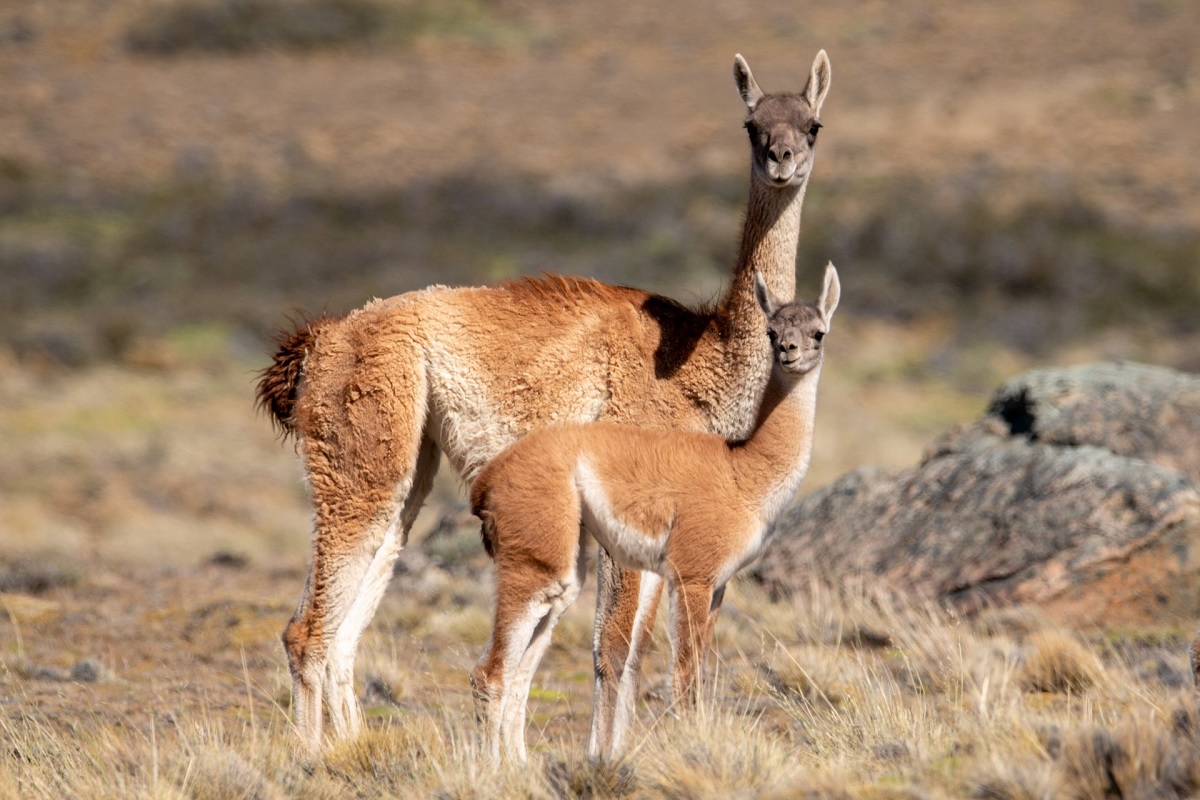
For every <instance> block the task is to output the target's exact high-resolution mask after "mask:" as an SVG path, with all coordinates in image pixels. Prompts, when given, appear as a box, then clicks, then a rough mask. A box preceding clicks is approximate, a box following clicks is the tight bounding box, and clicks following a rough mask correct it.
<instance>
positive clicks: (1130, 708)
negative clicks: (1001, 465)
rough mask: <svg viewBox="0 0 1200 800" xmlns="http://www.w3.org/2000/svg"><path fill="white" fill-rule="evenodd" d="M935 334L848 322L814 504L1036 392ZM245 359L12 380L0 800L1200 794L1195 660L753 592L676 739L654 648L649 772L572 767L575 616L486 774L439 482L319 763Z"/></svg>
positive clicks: (579, 632)
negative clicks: (343, 733) (290, 662)
mask: <svg viewBox="0 0 1200 800" xmlns="http://www.w3.org/2000/svg"><path fill="white" fill-rule="evenodd" d="M949 330H950V329H949V326H938V325H928V326H925V327H923V328H920V329H918V330H911V329H910V330H908V331H907V333H906V334H904V335H903V336H902V335H899V334H898V332H897V329H896V328H895V327H894V326H891V325H889V324H887V323H881V322H878V321H871V320H858V319H855V317H854V316H853V315H849V316H847V317H846V318H845V319H843V320H842V325H841V326H840V327H839V330H838V331H837V339H836V340H835V338H834V337H833V336H831V337H830V339H831V341H830V347H831V354H830V363H829V368H828V369H827V370H826V372H827V376H826V378H825V381H824V382H823V387H822V390H823V394H822V398H821V407H820V414H821V418H822V421H823V423H825V425H826V427H825V428H824V430H825V431H828V433H824V434H822V435H821V436H820V437H819V438H818V442H817V450H816V459H815V462H814V465H813V470H812V473H811V480H810V482H809V483H808V488H811V487H815V486H817V485H820V484H821V483H823V482H825V481H826V480H829V479H831V478H833V477H835V476H836V475H838V474H840V473H841V472H842V471H844V470H845V469H848V468H850V467H852V466H855V465H857V464H859V463H862V462H863V461H864V460H866V459H871V460H873V461H875V462H886V463H894V464H907V463H912V462H913V461H915V460H916V458H917V457H918V455H919V453H920V450H921V448H922V446H923V445H924V443H925V442H926V441H927V440H928V439H929V438H930V436H932V435H933V434H934V433H936V432H937V431H938V430H940V427H941V426H942V425H944V424H945V423H946V421H947V420H953V419H967V418H970V417H971V416H973V415H975V414H976V413H978V412H979V410H980V409H981V408H982V406H983V400H984V397H983V395H982V393H981V392H980V391H979V390H978V387H979V386H990V385H991V383H993V382H994V381H995V380H996V379H997V378H999V377H1001V376H1003V375H1007V374H1009V373H1010V372H1011V371H1013V370H1015V369H1017V368H1019V367H1021V366H1022V365H1023V364H1024V359H1023V357H1022V356H1020V355H1018V354H1016V353H1014V352H1012V351H1008V350H1005V349H1002V348H993V349H990V350H981V351H978V352H976V353H975V354H974V355H973V356H972V357H971V358H970V359H969V362H970V364H972V367H971V368H970V369H960V370H958V371H956V372H955V373H954V377H953V379H951V378H948V377H946V375H942V376H941V377H938V375H937V373H933V372H930V371H929V370H928V369H926V368H923V367H921V365H922V364H923V363H924V362H923V361H922V359H921V358H920V354H922V353H926V352H928V351H930V350H931V349H936V348H937V346H938V342H940V341H944V340H945V338H946V337H947V336H948V335H949V333H948V331H949ZM239 341H240V340H239V338H238V337H237V336H236V335H231V334H229V332H228V331H224V332H223V331H221V330H215V331H214V330H192V331H190V332H188V333H187V334H186V335H184V334H183V333H180V334H176V335H175V336H173V337H170V338H167V339H164V340H161V341H157V342H156V343H155V344H154V346H153V347H150V346H149V345H145V346H143V348H142V350H140V351H138V352H139V355H137V357H136V358H133V359H132V360H131V361H130V362H127V363H110V364H103V365H97V366H93V367H86V368H82V369H74V370H63V369H62V368H61V367H57V366H46V365H37V364H33V365H29V364H23V363H21V362H18V361H15V360H10V361H9V362H8V363H6V364H5V369H4V370H2V371H0V376H2V377H0V396H2V397H3V398H4V402H3V403H2V404H0V438H3V440H4V441H5V442H6V445H7V450H6V454H7V457H6V459H5V460H4V464H3V470H2V471H0V476H2V477H3V481H2V482H0V486H2V487H3V493H2V494H0V499H2V500H3V503H4V507H5V509H6V516H5V520H4V524H3V526H0V548H2V550H3V552H4V553H5V560H4V562H3V563H2V564H0V609H2V613H0V698H2V699H0V739H3V741H4V742H5V746H4V747H3V748H0V795H13V796H21V797H37V796H41V797H63V796H77V797H105V796H114V797H115V796H120V797H132V796H147V797H159V796H171V797H174V796H181V797H256V796H257V797H272V796H306V797H307V796H329V797H335V796H344V795H345V794H347V793H352V794H356V795H358V796H368V797H374V796H398V797H424V796H432V795H435V794H436V795H438V796H445V797H456V796H463V797H468V796H488V797H577V796H578V797H604V796H632V797H708V796H711V797H718V796H728V795H729V793H730V792H734V793H736V794H737V795H738V796H761V797H788V796H795V795H796V794H797V793H800V792H802V791H803V792H808V793H809V794H808V795H806V796H812V797H839V798H840V797H909V796H912V797H924V796H942V797H960V796H964V795H970V794H974V795H975V796H980V797H1014V798H1017V797H1076V796H1078V797H1090V796H1100V795H1099V794H1096V793H1095V792H1092V791H1091V790H1079V789H1078V787H1079V786H1081V785H1084V784H1081V783H1080V782H1081V781H1091V782H1093V783H1095V782H1097V781H1100V782H1103V781H1107V780H1109V778H1108V777H1106V776H1107V775H1108V774H1109V772H1113V774H1114V775H1116V776H1117V777H1115V778H1112V780H1116V781H1118V782H1120V785H1121V786H1122V787H1124V788H1122V789H1121V791H1122V792H1124V794H1119V795H1117V796H1135V795H1134V794H1132V793H1133V792H1134V791H1135V790H1137V787H1141V789H1142V790H1144V789H1145V788H1146V787H1148V786H1158V785H1160V783H1159V782H1161V781H1165V780H1168V779H1169V780H1171V781H1175V782H1176V783H1177V784H1178V785H1179V786H1181V787H1192V788H1197V789H1200V783H1193V782H1192V781H1193V777H1194V776H1197V775H1200V756H1198V755H1197V753H1196V752H1195V749H1194V745H1193V744H1192V742H1193V739H1192V736H1193V733H1194V732H1193V728H1192V726H1193V725H1194V722H1195V720H1194V714H1193V712H1192V710H1191V709H1192V708H1193V705H1192V704H1193V700H1192V693H1191V692H1192V690H1191V687H1190V683H1189V678H1188V674H1187V669H1188V668H1187V664H1186V659H1185V656H1184V649H1183V648H1184V645H1185V641H1186V637H1185V635H1184V633H1183V632H1182V631H1180V630H1178V629H1163V628H1162V627H1161V625H1159V626H1156V625H1155V624H1154V622H1153V620H1147V621H1145V625H1144V626H1142V627H1139V628H1137V629H1131V630H1122V631H1105V630H1092V631H1082V632H1080V631H1065V630H1062V629H1061V628H1059V627H1058V626H1057V625H1056V623H1055V622H1054V621H1053V620H1051V619H1047V618H1045V617H1043V616H1042V615H1041V614H1040V613H1039V612H1038V611H1037V610H1036V609H1022V610H1011V611H1007V612H995V613H993V614H990V615H985V616H984V617H982V618H980V619H976V620H969V621H964V620H960V619H956V618H953V617H951V616H947V615H945V614H943V613H940V612H938V611H936V610H932V609H927V608H912V607H907V606H905V605H904V604H903V602H902V601H893V600H892V599H889V598H881V597H871V596H862V595H855V594H851V595H846V594H844V593H839V592H837V591H834V590H831V589H828V588H823V587H814V588H813V591H812V594H811V595H810V596H807V597H803V598H799V599H797V600H795V601H794V602H787V603H770V602H768V601H767V600H766V599H765V598H764V597H763V596H762V595H761V594H760V593H759V591H758V590H757V589H756V587H753V586H750V585H741V584H739V585H737V586H736V587H735V589H734V590H732V591H731V595H730V598H729V600H728V601H727V604H726V613H724V615H723V617H722V619H721V620H720V624H719V626H718V637H717V644H716V650H715V652H716V655H715V657H714V658H713V661H712V663H711V664H710V666H711V667H712V671H711V675H710V684H709V686H710V688H709V690H708V693H707V696H706V698H707V699H706V703H705V705H704V708H703V709H702V711H701V713H700V714H699V716H696V717H685V718H683V719H676V718H675V716H674V715H673V714H671V713H670V712H671V709H669V708H668V707H667V704H666V694H667V688H666V675H665V665H664V663H663V655H662V654H663V653H664V651H665V650H666V642H665V635H664V633H663V631H661V630H660V631H659V634H658V641H657V642H656V647H655V653H656V655H655V656H654V658H653V659H652V662H651V664H650V667H649V669H648V673H647V678H646V681H645V684H644V694H643V698H642V703H641V710H640V712H639V716H640V722H641V725H642V727H641V729H640V732H639V733H638V734H637V735H636V736H635V738H634V742H635V745H634V747H633V749H632V751H631V753H630V755H629V757H628V758H627V760H626V761H624V762H622V764H620V765H617V766H614V767H611V768H605V769H596V768H592V767H589V766H588V765H587V764H586V763H585V761H584V759H583V757H582V753H583V749H584V745H585V742H586V732H587V727H588V723H589V716H590V692H591V684H590V681H591V665H590V654H589V652H590V645H589V642H590V622H591V604H592V602H593V597H592V596H591V595H590V593H585V595H584V596H583V597H582V598H581V599H580V601H579V603H577V605H576V607H575V608H574V609H573V610H572V611H571V612H570V613H569V614H568V616H567V617H566V618H565V619H564V621H563V623H562V624H561V625H560V628H559V630H558V631H557V635H556V640H555V645H554V647H553V649H552V650H551V651H550V654H549V655H548V657H547V659H546V662H545V664H544V667H543V669H542V671H541V673H540V675H539V678H538V680H537V682H536V685H535V688H534V693H533V697H532V700H531V703H532V707H531V713H530V719H531V726H530V730H529V737H530V742H531V745H532V751H533V753H534V756H533V766H532V768H531V769H528V770H524V769H517V768H513V767H504V768H501V769H499V770H497V769H495V768H493V767H491V766H488V765H487V764H486V763H484V762H482V761H480V760H479V758H478V747H477V743H476V741H475V729H474V723H473V719H472V715H471V707H470V694H469V686H468V682H467V675H468V671H469V669H470V667H471V666H472V665H473V663H474V660H475V659H476V658H477V657H478V655H479V653H480V652H481V651H482V647H483V644H484V642H485V640H486V639H487V636H488V633H489V628H490V619H489V613H490V612H489V609H490V602H491V597H490V588H489V580H490V571H489V570H490V567H489V565H488V563H487V560H486V558H485V557H484V556H483V555H482V552H481V548H480V547H479V544H478V532H477V529H476V527H475V526H474V524H473V523H472V522H471V521H467V522H466V523H465V524H461V525H457V526H455V525H451V526H450V528H449V530H448V533H442V534H441V535H438V536H436V537H433V538H427V537H428V534H429V531H430V530H431V528H433V527H434V525H435V523H437V522H438V520H439V518H440V517H441V516H442V515H443V514H444V513H446V512H448V511H453V510H454V509H455V508H456V507H457V505H456V504H457V502H458V498H459V487H458V486H457V485H456V482H455V481H454V480H453V479H452V478H450V477H448V476H442V477H441V478H439V485H438V488H437V491H436V492H435V493H434V497H433V500H432V501H431V505H430V507H429V508H428V509H426V511H425V512H423V514H422V517H421V519H420V520H418V523H417V525H416V528H415V530H416V533H415V536H414V540H420V543H419V544H416V545H415V546H414V548H413V550H412V552H410V553H409V554H408V555H406V556H405V557H403V558H402V560H401V567H400V574H399V575H398V576H397V577H396V579H395V580H394V581H393V586H392V588H391V590H390V591H389V593H388V595H387V596H386V598H385V600H384V604H383V607H382V608H381V610H380V613H379V614H378V616H377V617H376V620H375V621H374V623H373V624H372V626H371V627H370V629H369V630H368V633H367V636H366V638H365V640H364V644H363V647H362V649H361V652H360V659H359V665H358V682H357V686H358V689H359V691H360V694H362V696H363V697H364V698H365V702H366V708H367V713H368V722H369V729H370V732H369V734H368V735H367V736H366V737H365V738H363V739H362V740H361V741H359V742H356V743H354V744H349V745H343V746H339V747H336V748H334V749H332V750H331V751H330V752H329V753H327V754H325V755H323V756H322V757H320V758H318V759H316V760H307V759H304V758H302V757H300V756H299V755H297V754H296V753H295V752H294V744H295V743H294V740H293V737H292V734H291V731H290V729H289V726H288V703H289V700H290V698H289V685H290V684H289V678H288V676H287V670H286V663H285V660H284V658H283V653H282V648H281V647H280V645H279V644H278V636H279V632H280V631H281V630H282V627H283V624H284V623H285V622H286V620H287V618H288V616H289V615H290V612H291V608H292V605H293V604H294V603H295V601H296V599H297V597H298V595H299V591H300V587H301V585H302V583H303V580H304V561H305V557H306V554H305V547H306V541H305V532H306V530H307V525H308V512H307V508H306V500H305V497H304V493H303V489H302V485H301V482H300V477H301V476H300V471H299V466H298V464H297V459H296V458H295V457H294V456H293V455H292V454H291V452H289V451H290V446H288V445H284V444H281V443H279V442H278V441H276V440H275V439H274V438H273V437H272V435H271V432H270V429H269V426H267V425H266V423H265V420H262V419H261V418H256V417H255V415H254V413H253V411H252V404H251V398H250V389H251V383H252V381H253V373H254V369H255V367H256V366H258V365H259V364H260V363H261V361H260V360H257V359H256V360H253V361H252V360H245V359H241V358H239V356H238V355H237V352H238V349H239V347H240V346H241V345H240V344H239ZM855 351H863V352H867V353H870V354H871V355H870V356H869V357H864V358H859V359H852V358H851V357H850V353H853V352H855ZM906 365H907V366H906ZM1096 785H1099V784H1096ZM1096 791H1097V792H1099V789H1097V790H1096ZM1180 796H1186V794H1185V793H1183V790H1182V789H1181V794H1180Z"/></svg>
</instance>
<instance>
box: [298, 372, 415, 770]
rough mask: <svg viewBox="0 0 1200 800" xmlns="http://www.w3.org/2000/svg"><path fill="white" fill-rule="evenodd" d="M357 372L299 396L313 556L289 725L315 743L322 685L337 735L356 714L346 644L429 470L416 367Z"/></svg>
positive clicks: (384, 574)
mask: <svg viewBox="0 0 1200 800" xmlns="http://www.w3.org/2000/svg"><path fill="white" fill-rule="evenodd" d="M415 358H416V355H415V354H414V359H415ZM364 363H366V362H364ZM360 374H361V375H363V376H364V377H363V378H362V379H361V380H360V382H359V383H358V384H356V386H355V387H354V393H353V395H352V396H349V399H347V398H348V396H346V395H345V394H344V392H343V390H344V388H345V387H338V386H329V385H324V384H320V383H319V382H318V383H316V384H314V385H313V386H310V387H309V389H308V390H306V394H305V395H304V397H303V398H302V402H303V403H304V404H305V407H306V408H309V409H317V410H321V411H324V412H325V417H324V424H322V425H315V426H314V427H313V430H309V431H306V432H305V437H304V438H303V439H302V446H303V449H304V456H305V461H306V467H307V472H308V481H309V486H310V488H311V491H312V497H313V506H314V508H315V511H316V514H315V517H316V521H315V530H314V533H313V549H312V564H311V567H310V570H309V575H308V578H307V580H306V583H305V586H304V592H303V594H302V595H301V597H300V602H299V604H298V605H297V608H296V612H295V614H293V616H292V619H291V621H290V622H289V623H288V625H287V627H286V628H285V629H284V633H283V642H284V648H285V650H286V651H287V656H288V666H289V669H290V670H291V673H292V707H293V709H294V713H295V717H296V727H297V730H298V733H299V735H300V738H301V740H302V741H303V742H304V743H305V745H307V746H308V748H309V749H310V750H316V749H317V748H319V747H320V745H321V712H322V695H323V694H325V697H324V699H325V701H326V702H327V704H328V706H329V710H330V716H331V717H332V721H333V727H334V731H335V733H336V735H338V736H339V737H344V736H347V735H352V734H353V733H354V732H355V731H357V730H358V727H359V725H360V724H361V723H360V719H359V713H358V703H357V700H356V699H355V698H354V694H353V677H354V675H353V671H354V649H355V648H356V646H357V643H358V639H359V637H360V636H361V634H362V630H363V629H364V628H365V627H366V625H367V623H368V622H370V620H371V616H372V615H373V614H374V612H375V608H376V606H377V605H378V599H379V597H380V596H381V595H382V593H383V590H384V588H385V587H386V585H387V579H388V577H389V576H390V569H391V564H392V562H393V561H394V560H395V554H396V552H398V551H399V548H400V546H401V545H402V544H403V537H404V535H405V533H404V532H403V531H401V527H402V521H403V520H405V519H408V518H409V516H410V514H411V515H415V513H416V508H417V507H419V505H420V500H421V499H422V497H423V495H422V494H421V493H420V492H419V491H417V492H414V490H416V489H418V488H419V487H420V486H422V485H426V484H427V483H428V480H429V479H431V477H432V475H431V474H429V475H425V474H423V475H422V476H418V475H417V468H416V465H417V463H418V461H419V460H423V458H422V454H423V451H424V449H425V448H424V445H423V443H422V433H421V432H422V429H423V427H424V416H425V403H426V398H425V391H426V387H425V383H424V378H423V375H424V372H423V371H421V370H413V372H412V374H411V376H410V375H408V374H407V373H406V374H405V376H404V377H403V378H400V379H395V378H393V377H390V376H389V377H388V379H387V380H386V381H381V383H383V384H384V385H383V386H379V385H373V383H372V381H371V380H370V379H371V378H373V377H374V373H373V372H372V371H371V369H370V368H369V367H363V369H362V371H361V373H360ZM414 376H415V377H414ZM331 409H332V410H331ZM313 413H314V414H315V413H316V412H315V411H314V412H313ZM362 432H370V433H369V434H364V433H362ZM381 433H387V436H386V437H385V438H382V439H381ZM434 455H436V453H435V454H434ZM434 466H436V460H435V461H434ZM425 491H427V488H426V489H425ZM410 494H414V495H415V496H414V497H413V498H410ZM410 500H415V502H410ZM408 521H409V524H411V519H408Z"/></svg>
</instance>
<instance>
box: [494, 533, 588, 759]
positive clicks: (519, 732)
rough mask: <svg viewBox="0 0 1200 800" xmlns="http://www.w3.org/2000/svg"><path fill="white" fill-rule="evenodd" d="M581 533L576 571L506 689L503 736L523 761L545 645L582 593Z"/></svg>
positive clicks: (552, 604) (552, 603)
mask: <svg viewBox="0 0 1200 800" xmlns="http://www.w3.org/2000/svg"><path fill="white" fill-rule="evenodd" d="M579 534H580V537H579V542H578V546H577V549H576V551H575V571H574V573H573V574H572V575H571V576H570V577H569V578H568V579H567V580H565V581H563V583H562V594H561V595H559V596H558V597H556V598H552V599H551V600H550V612H549V614H547V615H546V617H545V618H544V619H543V621H542V624H541V625H540V626H539V627H538V630H537V631H535V632H534V637H533V641H532V642H531V643H530V645H529V649H528V650H527V651H526V652H525V656H524V657H523V658H522V659H521V665H520V668H519V671H518V674H517V676H516V678H515V679H514V680H513V682H512V685H511V689H510V691H508V692H506V695H507V697H508V699H507V700H506V701H505V703H504V714H505V721H504V737H505V740H506V742H507V743H508V745H509V747H510V749H509V755H513V756H515V757H516V758H517V759H519V760H520V761H525V759H526V754H525V712H526V709H527V708H528V705H529V691H530V689H531V687H532V685H533V676H534V674H535V673H536V672H537V667H538V664H539V663H541V660H542V657H543V656H544V655H545V654H546V648H548V647H549V646H550V639H551V635H552V633H553V631H554V626H555V625H556V624H558V620H559V618H560V617H562V615H563V613H564V612H565V611H566V610H567V609H568V608H570V607H571V605H572V604H573V603H574V602H575V600H576V599H577V598H578V597H579V590H580V588H581V587H582V585H583V570H584V565H585V562H586V558H587V553H586V551H585V549H584V544H585V542H586V539H585V538H584V532H583V531H582V530H580V532H579Z"/></svg>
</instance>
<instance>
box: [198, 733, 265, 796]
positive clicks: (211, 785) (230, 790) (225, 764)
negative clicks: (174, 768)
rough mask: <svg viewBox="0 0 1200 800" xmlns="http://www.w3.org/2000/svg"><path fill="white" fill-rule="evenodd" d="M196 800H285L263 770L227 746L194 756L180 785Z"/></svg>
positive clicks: (207, 748)
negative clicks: (281, 799)
mask: <svg viewBox="0 0 1200 800" xmlns="http://www.w3.org/2000/svg"><path fill="white" fill-rule="evenodd" d="M181 783H182V786H181V789H182V791H183V792H184V793H185V794H186V795H187V796H188V797H191V798H193V800H241V799H242V798H255V800H275V798H282V797H284V796H285V795H284V792H283V790H282V789H281V788H280V787H279V786H277V785H275V784H274V783H273V782H272V781H271V780H270V779H269V778H268V777H267V776H266V775H265V774H264V773H263V771H262V770H261V769H259V768H258V767H256V766H255V765H254V764H252V763H250V761H248V760H247V759H246V757H245V756H243V755H242V754H241V753H238V752H237V751H236V750H234V749H233V748H231V747H229V746H228V745H210V746H208V747H204V748H202V749H200V750H199V751H198V752H196V753H194V754H193V755H192V758H191V761H190V763H189V764H188V765H187V770H186V772H185V777H184V779H183V781H182V782H181Z"/></svg>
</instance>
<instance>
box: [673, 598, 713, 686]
mask: <svg viewBox="0 0 1200 800" xmlns="http://www.w3.org/2000/svg"><path fill="white" fill-rule="evenodd" d="M670 592H671V624H670V632H671V694H672V697H673V698H674V701H675V705H676V706H677V707H684V706H687V707H692V706H694V705H695V703H696V700H697V698H698V695H699V692H698V688H697V684H698V682H699V677H700V675H701V674H702V671H703V668H704V652H705V647H706V644H707V643H706V641H705V639H704V637H705V635H706V634H707V633H708V631H709V625H708V618H709V609H710V608H712V602H713V587H712V585H711V584H697V583H692V584H687V583H674V584H673V585H672V586H671V588H670Z"/></svg>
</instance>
